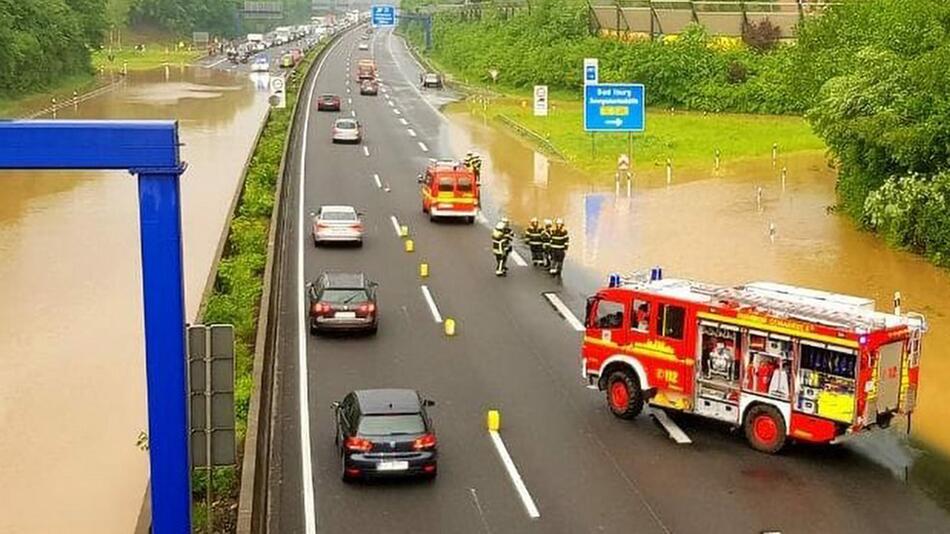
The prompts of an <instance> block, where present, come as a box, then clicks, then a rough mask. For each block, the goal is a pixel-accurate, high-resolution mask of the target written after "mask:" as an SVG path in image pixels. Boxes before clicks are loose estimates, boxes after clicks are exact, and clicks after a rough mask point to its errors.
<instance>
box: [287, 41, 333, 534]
mask: <svg viewBox="0 0 950 534" xmlns="http://www.w3.org/2000/svg"><path fill="white" fill-rule="evenodd" d="M334 46H336V45H334ZM328 57H330V50H328V51H327V53H326V54H324V55H323V57H322V58H321V59H320V63H319V64H318V65H317V70H316V72H315V73H314V75H313V78H312V79H311V80H312V81H311V82H310V92H309V93H308V96H307V102H308V105H307V106H306V108H307V109H306V111H305V112H304V119H303V136H302V137H301V143H300V146H301V147H302V148H301V150H300V177H299V180H298V181H299V184H298V188H297V213H298V220H297V223H298V224H297V369H298V371H299V376H298V377H297V384H298V391H297V395H298V397H299V401H300V457H301V462H300V463H301V470H302V471H303V473H302V478H303V517H304V532H305V534H316V532H317V512H316V497H315V496H314V490H313V456H312V453H311V450H310V391H309V386H308V380H309V377H310V373H309V372H308V371H307V333H308V332H309V329H308V328H307V318H306V316H305V314H304V310H305V309H306V300H305V298H304V295H305V293H304V276H303V275H304V272H303V251H304V246H303V241H304V228H305V227H306V226H305V224H304V190H305V186H306V178H307V147H308V146H309V145H308V144H307V130H308V127H309V125H310V110H311V109H312V108H313V106H312V105H309V104H310V103H311V102H313V94H314V91H315V90H316V88H317V77H319V76H320V72H321V70H322V69H323V64H324V63H325V62H326V60H327V58H328Z"/></svg>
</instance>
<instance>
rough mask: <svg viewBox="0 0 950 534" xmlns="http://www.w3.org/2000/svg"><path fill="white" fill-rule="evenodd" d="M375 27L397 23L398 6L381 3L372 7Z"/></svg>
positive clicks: (371, 11) (371, 12)
mask: <svg viewBox="0 0 950 534" xmlns="http://www.w3.org/2000/svg"><path fill="white" fill-rule="evenodd" d="M370 14H371V15H372V23H373V27H374V28H378V27H387V26H395V25H396V6H392V5H387V4H380V5H374V6H372V7H371V8H370Z"/></svg>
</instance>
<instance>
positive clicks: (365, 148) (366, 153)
mask: <svg viewBox="0 0 950 534" xmlns="http://www.w3.org/2000/svg"><path fill="white" fill-rule="evenodd" d="M363 155H365V156H366V157H367V158H368V157H369V147H367V146H366V145H363Z"/></svg>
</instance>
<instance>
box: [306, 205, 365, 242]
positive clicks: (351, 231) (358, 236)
mask: <svg viewBox="0 0 950 534" xmlns="http://www.w3.org/2000/svg"><path fill="white" fill-rule="evenodd" d="M360 215H361V214H360V213H359V212H357V211H356V208H354V207H353V206H321V207H320V209H319V210H318V211H317V213H315V214H313V231H312V234H313V246H315V247H319V246H320V245H321V244H322V243H325V242H329V241H333V242H349V243H356V244H357V245H359V246H362V245H363V221H362V220H361V219H360Z"/></svg>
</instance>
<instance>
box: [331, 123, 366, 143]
mask: <svg viewBox="0 0 950 534" xmlns="http://www.w3.org/2000/svg"><path fill="white" fill-rule="evenodd" d="M362 140H363V128H362V126H360V123H359V121H358V120H356V119H337V120H336V122H334V123H333V142H334V143H359V142H361V141H362Z"/></svg>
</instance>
